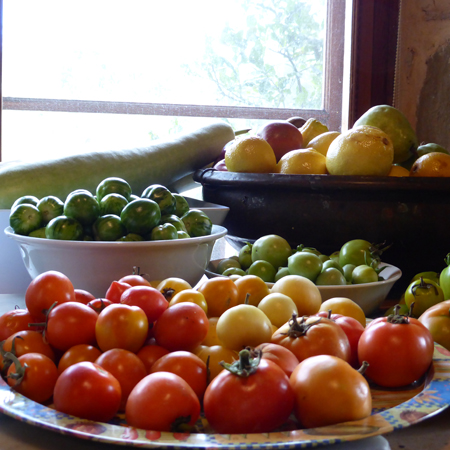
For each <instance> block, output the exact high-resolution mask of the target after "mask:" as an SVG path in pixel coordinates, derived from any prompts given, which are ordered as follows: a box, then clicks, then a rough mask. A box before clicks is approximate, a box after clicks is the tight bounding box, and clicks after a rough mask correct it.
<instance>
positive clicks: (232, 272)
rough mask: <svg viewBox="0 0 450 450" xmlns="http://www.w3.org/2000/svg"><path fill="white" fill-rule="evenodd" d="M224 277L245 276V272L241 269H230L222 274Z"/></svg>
mask: <svg viewBox="0 0 450 450" xmlns="http://www.w3.org/2000/svg"><path fill="white" fill-rule="evenodd" d="M222 275H223V276H225V277H229V276H230V275H240V276H244V275H245V271H244V270H242V269H240V268H239V267H228V269H226V270H225V271H224V272H223V273H222Z"/></svg>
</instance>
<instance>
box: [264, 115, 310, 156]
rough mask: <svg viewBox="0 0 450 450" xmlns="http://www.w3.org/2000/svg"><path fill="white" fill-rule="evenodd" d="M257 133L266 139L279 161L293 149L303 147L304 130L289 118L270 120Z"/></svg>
mask: <svg viewBox="0 0 450 450" xmlns="http://www.w3.org/2000/svg"><path fill="white" fill-rule="evenodd" d="M257 135H258V136H260V137H262V138H263V139H265V140H266V141H267V142H268V143H269V144H270V146H271V147H272V149H273V151H274V152H275V156H276V158H277V161H279V160H280V159H281V157H282V156H283V155H284V154H286V153H287V152H290V151H291V150H298V149H300V148H302V145H303V136H302V132H301V131H300V130H299V129H298V128H297V127H296V126H295V125H293V124H292V123H290V122H288V121H287V120H282V121H277V122H270V123H268V124H267V125H264V126H263V127H262V128H260V129H259V131H258V132H257Z"/></svg>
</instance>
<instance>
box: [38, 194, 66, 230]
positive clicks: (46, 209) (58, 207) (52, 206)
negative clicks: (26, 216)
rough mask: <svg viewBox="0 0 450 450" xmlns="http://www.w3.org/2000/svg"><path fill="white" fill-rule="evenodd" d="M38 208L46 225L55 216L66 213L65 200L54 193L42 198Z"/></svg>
mask: <svg viewBox="0 0 450 450" xmlns="http://www.w3.org/2000/svg"><path fill="white" fill-rule="evenodd" d="M37 208H38V209H39V211H40V212H41V214H42V223H43V224H44V225H47V224H48V223H49V222H50V220H52V219H54V218H55V217H58V216H62V215H63V214H64V202H63V201H62V200H61V199H59V198H58V197H55V196H54V195H48V196H47V197H44V198H41V199H40V200H39V203H38V204H37Z"/></svg>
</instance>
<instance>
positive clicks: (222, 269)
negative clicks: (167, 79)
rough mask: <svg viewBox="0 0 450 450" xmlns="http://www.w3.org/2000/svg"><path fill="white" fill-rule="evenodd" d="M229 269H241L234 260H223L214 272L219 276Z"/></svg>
mask: <svg viewBox="0 0 450 450" xmlns="http://www.w3.org/2000/svg"><path fill="white" fill-rule="evenodd" d="M230 267H235V268H238V269H242V267H241V264H240V263H239V261H237V260H236V259H235V258H224V259H222V260H221V261H220V262H219V264H218V265H217V269H216V272H217V273H218V274H220V275H221V274H223V273H224V272H225V270H227V269H229V268H230Z"/></svg>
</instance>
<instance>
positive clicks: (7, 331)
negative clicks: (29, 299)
mask: <svg viewBox="0 0 450 450" xmlns="http://www.w3.org/2000/svg"><path fill="white" fill-rule="evenodd" d="M33 322H35V320H34V318H33V316H32V315H31V314H30V312H29V311H28V309H20V308H16V309H12V310H11V311H8V312H5V313H4V314H2V315H1V316H0V341H4V340H5V339H7V338H8V337H9V336H11V335H12V334H14V333H17V332H18V331H23V330H36V329H37V328H36V327H29V326H28V324H29V323H33Z"/></svg>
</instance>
